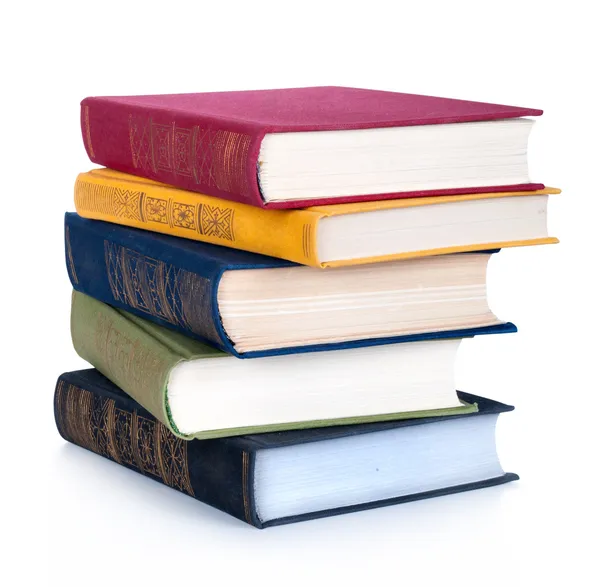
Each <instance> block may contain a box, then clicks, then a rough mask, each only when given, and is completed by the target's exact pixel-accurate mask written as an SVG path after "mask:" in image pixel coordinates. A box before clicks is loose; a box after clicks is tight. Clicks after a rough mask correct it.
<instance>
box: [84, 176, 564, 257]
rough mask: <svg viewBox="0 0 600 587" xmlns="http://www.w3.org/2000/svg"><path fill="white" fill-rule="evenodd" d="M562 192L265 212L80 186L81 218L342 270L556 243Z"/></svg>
mask: <svg viewBox="0 0 600 587" xmlns="http://www.w3.org/2000/svg"><path fill="white" fill-rule="evenodd" d="M558 193H560V190H558V189H555V188H546V189H544V190H537V191H530V192H525V191H521V192H503V193H488V194H468V195H458V196H438V197H425V198H407V199H398V200H385V201H379V202H363V203H356V204H335V205H331V206H315V207H311V208H304V209H299V210H265V209H262V208H257V207H254V206H248V205H247V204H240V203H236V202H231V201H226V200H221V199H220V198H215V197H212V196H206V195H203V194H198V193H195V192H188V191H185V190H181V189H177V188H174V187H171V186H167V185H165V184H162V183H158V182H155V181H152V180H149V179H144V178H141V177H137V176H134V175H129V174H126V173H121V172H118V171H113V170H111V169H94V170H92V171H89V172H87V173H82V174H80V175H79V176H78V177H77V181H76V183H75V208H76V210H77V213H78V214H79V215H80V216H83V217H85V218H93V219H96V220H104V221H108V222H115V223H117V224H123V225H125V226H132V227H135V228H141V229H145V230H151V231H155V232H161V233H164V234H169V235H172V236H178V237H182V238H187V239H193V240H199V241H203V242H208V243H213V244H216V245H221V246H225V247H231V248H235V249H242V250H245V251H251V252H254V253H261V254H263V255H269V256H272V257H279V258H281V259H288V260H290V261H294V262H296V263H300V264H302V265H310V266H313V267H340V266H347V265H359V264H364V263H373V262H378V261H391V260H397V259H407V258H414V257H423V256H430V255H440V254H447V253H458V252H466V251H477V250H485V249H496V248H504V247H515V246H523V245H538V244H549V243H556V242H558V239H556V238H553V237H550V236H548V233H547V226H546V214H547V203H548V202H547V201H548V196H549V195H550V194H558Z"/></svg>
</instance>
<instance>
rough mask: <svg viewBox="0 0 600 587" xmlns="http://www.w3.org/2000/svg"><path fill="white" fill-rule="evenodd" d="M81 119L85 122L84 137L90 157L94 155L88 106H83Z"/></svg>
mask: <svg viewBox="0 0 600 587" xmlns="http://www.w3.org/2000/svg"><path fill="white" fill-rule="evenodd" d="M83 119H84V123H85V138H86V142H87V146H88V149H89V150H90V155H91V157H92V159H93V158H94V157H95V156H96V154H95V153H94V147H93V145H92V133H91V131H90V107H89V106H84V107H83Z"/></svg>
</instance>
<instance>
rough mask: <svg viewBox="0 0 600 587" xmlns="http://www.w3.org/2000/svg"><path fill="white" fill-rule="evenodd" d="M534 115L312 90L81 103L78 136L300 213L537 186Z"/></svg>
mask: <svg viewBox="0 0 600 587" xmlns="http://www.w3.org/2000/svg"><path fill="white" fill-rule="evenodd" d="M540 114H542V111H541V110H536V109H532V108H518V107H512V106H502V105H498V104H485V103H481V102H471V101H466V100H453V99H448V98H436V97H432V96H419V95H414V94H402V93H396V92H382V91H375V90H365V89H358V88H343V87H316V88H288V89H280V90H262V91H246V92H212V93H199V94H170V95H160V96H122V97H117V96H115V97H90V98H86V99H85V100H83V101H82V103H81V130H82V136H83V141H84V144H85V147H86V150H87V153H88V156H89V157H90V159H91V160H92V161H93V162H94V163H98V164H101V165H104V166H106V167H111V168H113V169H117V170H119V171H124V172H127V173H133V174H136V175H139V176H142V177H147V178H149V179H154V180H158V181H161V182H163V183H166V184H170V185H174V186H177V187H180V188H184V189H187V190H190V191H197V192H201V193H203V194H208V195H211V196H216V197H219V198H223V199H226V200H233V201H236V202H243V203H246V204H250V205H253V206H258V207H266V208H303V207H306V206H310V205H323V204H332V203H347V202H353V201H362V200H381V199H397V198H398V197H409V196H410V197H414V196H422V195H432V194H437V195H439V194H452V193H459V194H463V193H474V192H478V191H481V192H490V191H500V192H505V191H519V190H526V189H527V190H532V189H539V188H542V187H543V185H542V184H532V183H531V180H530V178H529V174H528V168H527V140H528V136H529V132H530V130H531V127H532V124H533V121H532V119H530V118H525V117H528V116H539V115H540ZM457 123H460V124H457ZM509 188H510V189H509Z"/></svg>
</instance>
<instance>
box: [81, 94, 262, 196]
mask: <svg viewBox="0 0 600 587" xmlns="http://www.w3.org/2000/svg"><path fill="white" fill-rule="evenodd" d="M81 134H82V138H83V142H84V145H85V149H86V151H87V154H88V156H89V158H90V159H91V160H92V161H93V162H94V163H98V164H99V165H104V166H106V167H110V168H112V169H117V170H119V171H124V172H126V173H132V174H134V175H139V176H141V177H147V178H149V179H154V180H156V181H161V182H164V183H167V184H170V185H175V186H177V187H180V188H183V189H186V190H190V191H194V192H202V193H205V194H210V195H212V196H216V197H219V198H224V199H226V200H233V201H236V202H245V203H246V204H251V205H253V206H258V207H263V206H264V202H263V199H262V196H261V194H260V189H259V185H258V175H257V166H258V153H259V151H260V145H261V142H262V139H263V137H264V131H263V130H262V129H261V127H260V126H257V125H253V124H250V123H248V122H243V123H242V122H236V121H234V120H225V119H222V118H218V117H216V116H210V115H205V116H200V115H191V114H189V113H186V112H185V111H183V110H180V109H175V108H168V107H150V106H144V107H142V106H140V105H134V104H126V103H122V102H119V101H114V100H110V99H106V98H86V99H85V100H83V101H82V103H81Z"/></svg>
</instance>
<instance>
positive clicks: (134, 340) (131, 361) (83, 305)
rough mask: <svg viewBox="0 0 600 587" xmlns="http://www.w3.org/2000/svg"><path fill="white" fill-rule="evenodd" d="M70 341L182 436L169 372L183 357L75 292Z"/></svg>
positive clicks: (111, 309) (102, 370) (105, 306)
mask: <svg viewBox="0 0 600 587" xmlns="http://www.w3.org/2000/svg"><path fill="white" fill-rule="evenodd" d="M71 338H72V340H73V346H74V348H75V351H76V352H77V354H78V355H79V356H80V357H82V358H83V359H85V360H86V361H87V362H88V363H91V364H92V365H93V366H94V367H96V369H98V371H100V372H101V373H102V374H103V375H104V376H106V377H107V378H108V379H110V380H111V381H112V382H113V383H115V384H116V385H118V386H119V387H120V388H121V389H123V390H124V391H125V392H126V393H127V394H128V395H129V396H131V397H132V398H134V399H135V400H136V401H137V402H138V403H139V404H141V405H142V406H143V407H144V408H146V409H147V410H148V411H149V412H150V413H152V414H154V415H155V416H157V417H158V419H159V420H161V422H162V423H163V424H165V426H167V427H168V428H169V429H170V430H171V431H172V432H174V433H176V434H178V435H180V436H182V435H181V434H180V433H179V431H178V430H177V427H176V425H175V423H174V422H173V421H172V419H171V417H170V414H169V408H168V403H167V393H166V391H167V381H168V378H169V373H170V371H171V369H172V368H173V367H174V366H175V365H176V364H177V363H178V362H179V361H181V360H182V359H183V358H184V357H182V356H181V355H180V354H178V353H177V352H176V351H175V350H172V349H171V348H169V347H167V346H166V345H165V344H164V343H163V342H161V341H160V340H159V339H158V338H156V337H154V336H152V334H150V333H149V332H147V331H146V330H144V329H142V328H140V327H139V326H138V325H137V324H135V323H133V322H132V321H131V320H129V319H128V318H126V317H125V316H124V315H122V314H121V313H120V312H118V311H117V310H115V309H114V308H111V307H110V306H107V305H106V304H103V303H102V302H99V301H97V300H95V299H94V298H91V297H89V296H87V295H85V294H83V293H80V292H77V291H74V292H73V300H72V304H71Z"/></svg>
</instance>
